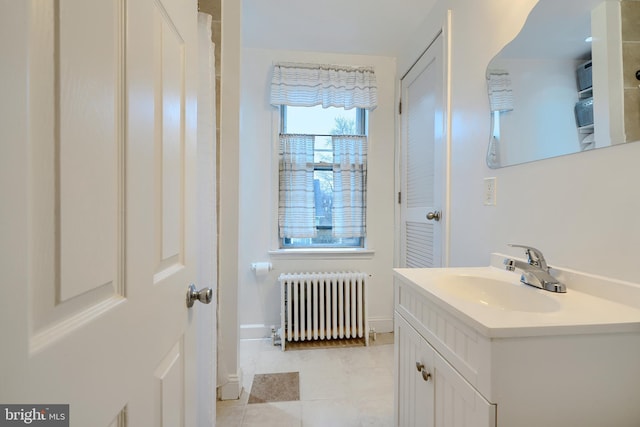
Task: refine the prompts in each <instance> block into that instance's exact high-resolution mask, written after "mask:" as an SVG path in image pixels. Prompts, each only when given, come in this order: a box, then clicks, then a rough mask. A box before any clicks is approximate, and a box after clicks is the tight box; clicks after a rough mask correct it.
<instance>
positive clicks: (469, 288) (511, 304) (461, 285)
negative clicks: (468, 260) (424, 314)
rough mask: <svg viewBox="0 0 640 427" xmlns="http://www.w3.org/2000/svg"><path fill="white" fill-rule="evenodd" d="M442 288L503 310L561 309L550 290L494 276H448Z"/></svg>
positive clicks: (443, 278) (549, 310)
mask: <svg viewBox="0 0 640 427" xmlns="http://www.w3.org/2000/svg"><path fill="white" fill-rule="evenodd" d="M438 287H439V288H441V289H443V290H445V291H446V292H448V293H450V294H452V295H453V296H455V297H456V298H460V299H463V300H466V301H470V302H474V303H477V304H482V305H485V306H488V307H494V308H498V309H501V310H510V311H527V312H538V313H540V312H542V313H545V312H552V311H557V310H559V309H560V308H561V306H560V303H559V302H558V301H556V300H555V299H554V298H552V297H551V296H549V295H545V294H544V293H543V292H546V291H543V290H538V289H535V288H531V287H529V286H526V285H523V284H520V283H518V282H516V283H512V282H508V281H506V280H501V279H496V278H493V277H484V276H473V275H461V274H456V275H448V276H444V277H442V278H440V280H438Z"/></svg>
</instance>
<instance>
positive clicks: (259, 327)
mask: <svg viewBox="0 0 640 427" xmlns="http://www.w3.org/2000/svg"><path fill="white" fill-rule="evenodd" d="M274 326H275V328H276V330H278V329H279V328H280V323H278V324H277V325H274ZM258 338H271V325H263V324H259V323H258V324H250V325H240V339H241V340H249V339H258Z"/></svg>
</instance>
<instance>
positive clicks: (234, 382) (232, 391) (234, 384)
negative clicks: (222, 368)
mask: <svg viewBox="0 0 640 427" xmlns="http://www.w3.org/2000/svg"><path fill="white" fill-rule="evenodd" d="M241 394H242V371H238V373H237V374H229V375H228V376H227V383H226V384H223V385H221V386H220V387H218V399H220V400H238V399H240V395H241Z"/></svg>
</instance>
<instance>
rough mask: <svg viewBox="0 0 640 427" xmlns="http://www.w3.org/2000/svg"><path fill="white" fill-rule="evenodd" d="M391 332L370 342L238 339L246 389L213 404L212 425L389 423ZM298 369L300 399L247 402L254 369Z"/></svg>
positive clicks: (368, 426) (370, 426)
mask: <svg viewBox="0 0 640 427" xmlns="http://www.w3.org/2000/svg"><path fill="white" fill-rule="evenodd" d="M392 344H393V334H378V340H376V341H373V340H372V341H371V342H370V346H369V347H364V346H362V347H336V348H327V349H325V348H314V349H312V350H291V351H285V352H283V351H281V349H280V347H279V346H273V345H272V342H271V340H270V339H263V340H242V341H241V342H240V367H241V369H242V371H243V386H244V387H245V390H244V391H243V393H242V396H241V398H240V399H239V400H235V401H224V402H221V401H219V402H218V403H217V418H216V426H217V427H257V426H260V427H272V426H273V427H276V426H277V427H303V426H304V427H391V426H392V425H393V357H394V353H393V345H392ZM281 372H299V376H300V400H299V401H290V402H269V403H254V404H247V401H248V393H249V391H250V390H251V385H252V381H253V378H254V376H255V375H256V374H266V373H281Z"/></svg>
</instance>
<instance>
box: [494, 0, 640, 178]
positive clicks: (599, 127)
mask: <svg viewBox="0 0 640 427" xmlns="http://www.w3.org/2000/svg"><path fill="white" fill-rule="evenodd" d="M639 21H640V1H635V0H622V1H605V2H602V0H564V1H560V2H559V1H557V0H540V1H539V2H538V4H537V5H536V6H535V8H534V9H533V10H532V12H531V13H530V15H529V17H528V19H527V22H526V23H525V25H524V27H523V29H522V31H521V32H520V33H519V34H518V36H517V37H516V38H515V39H514V40H513V41H512V42H511V43H509V44H508V45H507V46H505V47H504V48H503V49H502V51H501V52H500V53H498V55H496V57H495V58H494V59H493V60H492V61H491V62H490V63H489V65H488V67H487V72H486V77H487V91H488V96H489V104H490V109H491V135H490V139H489V145H488V149H487V164H488V165H489V167H491V168H498V167H504V166H510V165H514V164H519V163H525V162H530V161H534V160H540V159H545V158H549V157H556V156H562V155H566V154H572V153H578V152H581V151H586V150H592V149H595V148H602V147H608V146H611V145H615V144H620V143H624V142H630V141H636V140H638V139H640V112H639V110H640V108H639V105H640V87H639V84H640V81H638V79H636V71H637V70H640V43H638V41H640V28H638V25H637V22H639ZM639 77H640V75H639Z"/></svg>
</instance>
